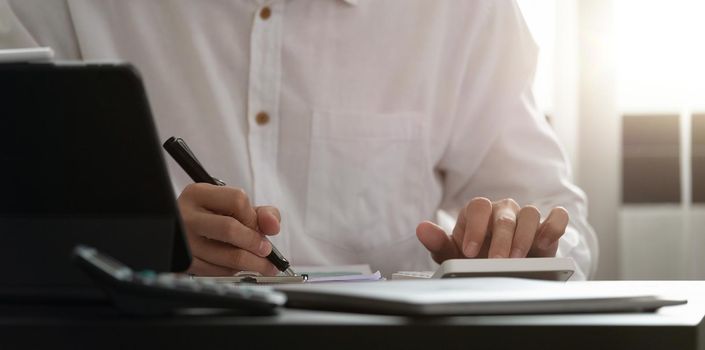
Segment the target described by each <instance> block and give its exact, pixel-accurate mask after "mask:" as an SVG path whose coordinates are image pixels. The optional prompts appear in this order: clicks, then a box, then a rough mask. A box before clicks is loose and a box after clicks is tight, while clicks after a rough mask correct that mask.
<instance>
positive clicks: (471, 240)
mask: <svg viewBox="0 0 705 350" xmlns="http://www.w3.org/2000/svg"><path fill="white" fill-rule="evenodd" d="M567 226H568V212H567V211H566V210H565V209H564V208H562V207H555V208H553V209H552V210H551V212H550V213H549V214H548V217H546V219H545V220H543V221H541V213H540V212H539V210H538V209H537V208H536V207H534V206H530V205H528V206H525V207H520V206H519V204H517V202H516V201H514V200H512V199H503V200H500V201H496V202H492V201H490V200H489V199H487V198H482V197H478V198H474V199H472V200H471V201H470V202H468V204H467V205H466V206H465V207H464V208H462V209H461V210H460V213H459V214H458V221H457V222H456V225H455V228H454V229H453V233H452V235H450V236H449V235H448V234H446V233H445V231H444V230H443V229H442V228H441V227H440V226H438V225H436V224H434V223H432V222H429V221H424V222H422V223H420V224H419V225H418V227H417V228H416V236H417V237H418V238H419V240H420V241H421V243H422V244H423V245H424V246H425V247H426V249H428V250H429V251H430V252H431V256H432V257H433V259H434V260H435V261H436V262H437V263H439V264H440V263H442V262H443V261H445V260H447V259H459V258H524V257H553V256H556V250H558V241H559V239H560V238H561V236H563V233H565V229H566V227H567Z"/></svg>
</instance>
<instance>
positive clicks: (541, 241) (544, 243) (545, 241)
mask: <svg viewBox="0 0 705 350" xmlns="http://www.w3.org/2000/svg"><path fill="white" fill-rule="evenodd" d="M537 245H538V246H539V248H540V249H548V246H550V245H551V241H550V240H549V239H548V238H546V237H543V238H539V242H538V244H537Z"/></svg>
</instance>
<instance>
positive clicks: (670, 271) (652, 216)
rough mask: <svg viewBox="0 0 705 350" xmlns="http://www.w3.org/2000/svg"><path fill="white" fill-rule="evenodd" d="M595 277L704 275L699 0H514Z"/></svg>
mask: <svg viewBox="0 0 705 350" xmlns="http://www.w3.org/2000/svg"><path fill="white" fill-rule="evenodd" d="M518 1H519V5H520V7H521V9H522V11H523V13H524V16H525V18H526V21H527V24H528V26H529V29H530V30H531V32H532V34H533V36H534V38H535V40H536V42H537V44H538V45H539V47H540V49H541V51H540V56H539V66H538V71H537V75H536V81H535V85H534V92H535V94H536V97H537V100H538V102H539V104H540V105H541V107H542V108H543V110H544V113H545V114H546V116H547V118H548V119H549V121H550V122H551V124H552V125H553V127H554V129H555V130H556V133H557V134H558V137H559V138H560V139H561V141H562V142H563V145H564V147H565V149H566V152H567V154H568V157H569V158H570V160H571V162H572V168H573V175H574V178H575V180H576V182H577V183H578V184H579V185H580V186H581V187H582V188H583V190H585V192H586V193H587V195H588V198H589V200H590V205H589V210H590V222H591V224H592V225H593V226H594V227H595V230H596V231H597V234H598V237H599V239H600V264H599V269H598V273H597V275H596V278H598V279H705V258H703V253H704V250H705V20H703V15H705V1H702V0H518Z"/></svg>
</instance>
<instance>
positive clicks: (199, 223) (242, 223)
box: [178, 183, 281, 276]
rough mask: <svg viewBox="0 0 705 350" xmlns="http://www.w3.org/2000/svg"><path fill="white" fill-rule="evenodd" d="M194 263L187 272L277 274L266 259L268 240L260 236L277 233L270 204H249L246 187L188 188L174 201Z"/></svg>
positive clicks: (276, 216)
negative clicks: (255, 205)
mask: <svg viewBox="0 0 705 350" xmlns="http://www.w3.org/2000/svg"><path fill="white" fill-rule="evenodd" d="M178 205H179V211H180V212H181V217H182V219H183V222H184V225H185V226H186V236H187V239H188V243H189V246H190V248H191V254H192V255H193V262H192V263H191V267H189V269H188V272H190V273H193V274H196V275H208V276H229V275H233V274H234V273H237V272H239V271H256V272H259V273H262V274H263V275H268V276H273V275H276V274H277V273H279V271H278V270H277V268H276V267H274V265H272V263H270V262H269V260H267V259H266V256H267V255H269V253H270V252H271V251H272V244H271V243H269V242H268V241H267V240H266V239H265V236H264V235H275V234H277V233H279V223H280V221H281V217H280V215H279V210H277V208H274V207H269V206H263V207H252V205H251V204H250V199H249V198H248V196H247V194H246V193H245V191H243V190H242V189H238V188H233V187H225V186H215V185H210V184H205V183H197V184H191V185H189V186H187V187H186V188H185V189H184V191H183V192H181V195H180V196H179V199H178Z"/></svg>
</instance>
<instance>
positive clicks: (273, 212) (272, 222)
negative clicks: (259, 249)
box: [255, 206, 282, 235]
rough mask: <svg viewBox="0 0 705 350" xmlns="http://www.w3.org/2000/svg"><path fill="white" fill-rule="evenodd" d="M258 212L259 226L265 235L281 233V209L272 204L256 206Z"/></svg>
mask: <svg viewBox="0 0 705 350" xmlns="http://www.w3.org/2000/svg"><path fill="white" fill-rule="evenodd" d="M255 211H256V212H257V226H258V227H259V231H260V232H261V233H264V234H265V235H276V234H277V233H279V229H280V225H279V223H280V222H281V220H282V219H281V215H280V214H279V209H277V208H275V207H271V206H261V207H257V208H255Z"/></svg>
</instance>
